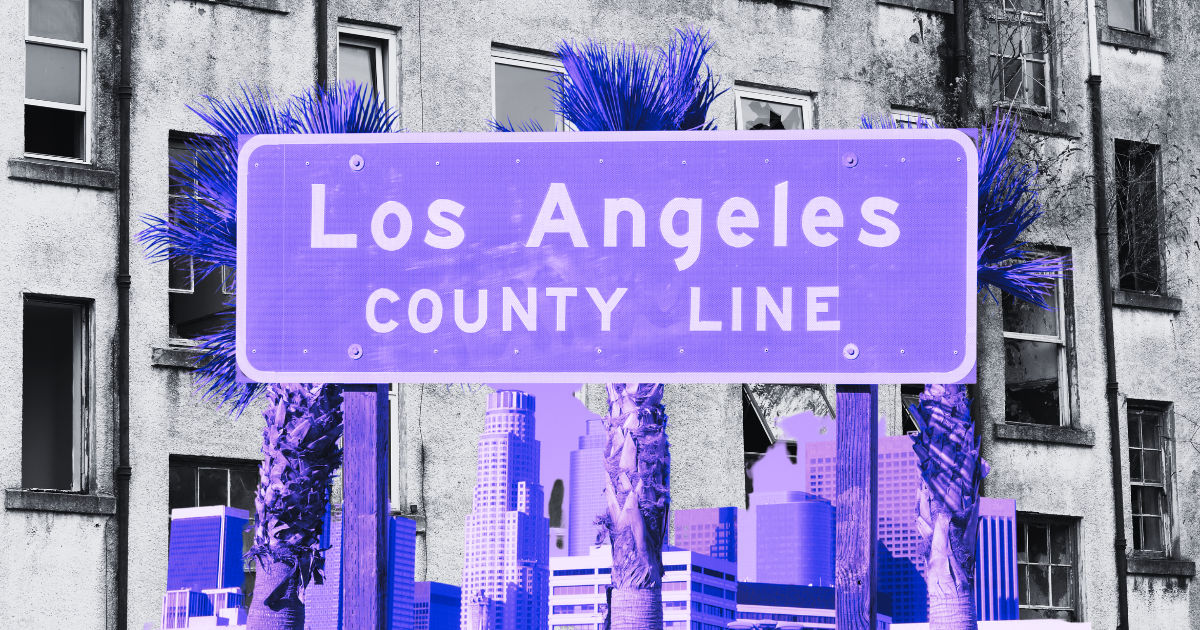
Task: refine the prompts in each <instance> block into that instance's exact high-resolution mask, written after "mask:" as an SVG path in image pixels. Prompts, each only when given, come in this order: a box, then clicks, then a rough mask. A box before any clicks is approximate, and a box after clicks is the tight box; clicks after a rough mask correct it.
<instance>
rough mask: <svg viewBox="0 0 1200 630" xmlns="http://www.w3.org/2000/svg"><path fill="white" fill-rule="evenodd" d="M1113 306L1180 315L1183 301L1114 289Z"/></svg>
mask: <svg viewBox="0 0 1200 630" xmlns="http://www.w3.org/2000/svg"><path fill="white" fill-rule="evenodd" d="M1113 305H1114V306H1126V307H1129V308H1147V309H1151V310H1155V311H1168V312H1171V313H1178V312H1179V311H1182V310H1183V300H1181V299H1179V298H1173V297H1166V296H1163V295H1150V294H1149V293H1135V292H1133V291H1122V290H1120V289H1113Z"/></svg>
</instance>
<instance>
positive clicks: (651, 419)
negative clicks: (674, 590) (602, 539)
mask: <svg viewBox="0 0 1200 630" xmlns="http://www.w3.org/2000/svg"><path fill="white" fill-rule="evenodd" d="M662 395H663V385H662V383H610V384H609V385H608V417H607V418H605V420H604V424H605V428H606V429H607V430H608V443H607V446H606V449H605V458H604V470H605V472H606V473H607V474H606V479H605V489H604V496H605V498H606V499H607V503H608V509H607V511H606V512H605V514H603V515H602V516H600V517H599V519H598V520H599V522H600V524H601V525H603V526H604V527H605V528H606V529H607V531H608V537H609V541H610V543H611V544H612V556H613V568H612V585H613V590H612V603H611V605H610V606H609V619H610V623H611V628H612V630H661V628H662V625H663V621H662V619H663V617H662V574H663V570H662V545H663V541H664V540H665V536H666V529H667V517H668V513H669V511H670V507H671V479H670V477H671V455H670V450H669V444H668V443H667V435H666V431H665V429H666V424H667V414H666V412H665V411H664V409H663V405H662Z"/></svg>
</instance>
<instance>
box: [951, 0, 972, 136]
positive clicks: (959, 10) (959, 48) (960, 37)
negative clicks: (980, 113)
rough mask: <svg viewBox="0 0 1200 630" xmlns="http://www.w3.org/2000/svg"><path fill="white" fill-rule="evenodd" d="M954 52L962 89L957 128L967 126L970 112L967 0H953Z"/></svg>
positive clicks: (959, 97)
mask: <svg viewBox="0 0 1200 630" xmlns="http://www.w3.org/2000/svg"><path fill="white" fill-rule="evenodd" d="M954 26H955V37H954V39H955V43H954V46H955V51H954V58H955V59H956V60H957V64H958V67H957V68H955V71H956V74H957V75H958V79H959V81H961V82H962V88H961V90H960V91H959V93H958V112H957V113H958V126H959V127H965V126H966V125H967V114H968V112H969V111H970V110H969V107H968V103H967V87H966V81H967V0H954Z"/></svg>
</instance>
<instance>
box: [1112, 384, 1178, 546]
mask: <svg viewBox="0 0 1200 630" xmlns="http://www.w3.org/2000/svg"><path fill="white" fill-rule="evenodd" d="M1135 410H1136V411H1140V412H1150V413H1155V414H1158V416H1159V418H1160V420H1161V423H1162V424H1161V427H1162V429H1161V435H1160V445H1161V450H1160V452H1161V456H1162V460H1161V462H1160V463H1161V466H1162V470H1161V472H1162V483H1160V484H1154V483H1146V482H1144V481H1143V482H1137V483H1135V482H1134V481H1133V461H1132V457H1131V456H1130V455H1131V449H1132V448H1133V447H1132V446H1130V444H1129V421H1130V416H1131V414H1132V413H1133V412H1134V411H1135ZM1172 411H1173V406H1172V405H1171V404H1170V403H1164V402H1159V401H1151V400H1134V399H1127V400H1126V401H1125V435H1124V436H1123V437H1124V440H1123V441H1124V442H1125V444H1124V450H1125V453H1124V460H1125V461H1124V462H1123V465H1124V467H1125V473H1126V476H1125V479H1126V483H1125V486H1126V488H1127V491H1128V493H1129V494H1128V497H1129V501H1128V503H1127V505H1128V506H1129V507H1128V511H1129V525H1130V527H1129V532H1130V543H1129V546H1130V549H1129V556H1130V557H1138V558H1161V559H1169V558H1174V557H1176V556H1177V555H1178V552H1177V550H1178V545H1177V544H1176V535H1177V529H1178V528H1176V527H1175V506H1176V505H1177V503H1176V501H1175V494H1174V484H1173V483H1172V478H1173V477H1174V472H1175V452H1174V445H1175V439H1174V437H1175V423H1174V414H1173V413H1172ZM1139 428H1140V427H1139ZM1138 448H1139V450H1143V449H1142V448H1141V447H1138ZM1143 452H1144V450H1143ZM1134 485H1138V486H1141V487H1152V488H1153V487H1160V488H1162V492H1163V500H1164V501H1166V506H1165V507H1164V508H1163V510H1162V514H1161V515H1160V518H1161V523H1162V525H1161V527H1162V531H1161V532H1160V533H1161V536H1162V549H1161V550H1157V551H1156V550H1147V549H1139V548H1138V546H1137V545H1138V544H1139V543H1140V542H1141V541H1138V540H1135V536H1134V535H1133V522H1134V519H1135V518H1137V517H1136V516H1135V515H1134V513H1133V486H1134Z"/></svg>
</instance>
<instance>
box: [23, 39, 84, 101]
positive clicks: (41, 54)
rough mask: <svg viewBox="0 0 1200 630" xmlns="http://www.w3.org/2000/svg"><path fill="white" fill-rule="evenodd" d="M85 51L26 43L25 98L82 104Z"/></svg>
mask: <svg viewBox="0 0 1200 630" xmlns="http://www.w3.org/2000/svg"><path fill="white" fill-rule="evenodd" d="M82 60H83V51H80V50H73V49H70V48H59V47H57V46H43V45H41V44H28V43H27V44H25V98H32V99H37V100H39V101H50V102H52V103H65V104H67V105H79V104H80V102H81V99H80V91H81V83H80V74H79V73H80V71H81V69H82V65H81V64H82Z"/></svg>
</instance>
